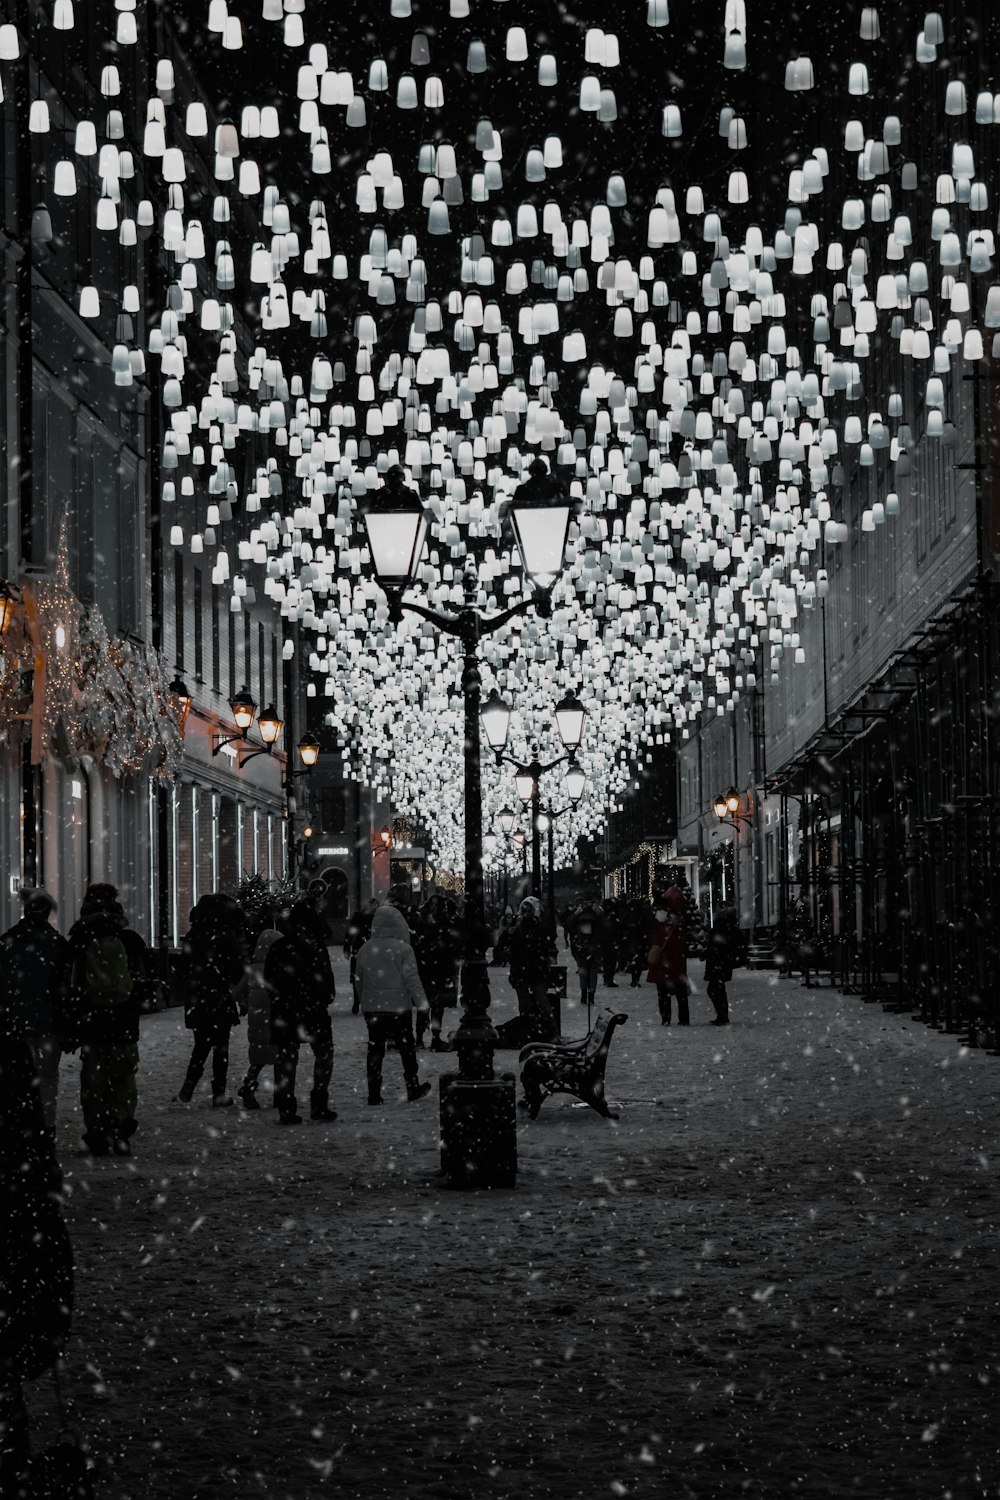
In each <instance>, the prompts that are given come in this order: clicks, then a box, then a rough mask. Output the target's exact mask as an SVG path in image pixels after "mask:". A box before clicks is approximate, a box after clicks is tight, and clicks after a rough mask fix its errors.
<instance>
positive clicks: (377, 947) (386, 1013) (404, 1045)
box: [357, 905, 431, 1105]
mask: <svg viewBox="0 0 1000 1500" xmlns="http://www.w3.org/2000/svg"><path fill="white" fill-rule="evenodd" d="M357 981H358V995H359V997H360V1000H361V1010H362V1013H363V1015H364V1018H365V1024H366V1025H367V1027H368V1058H367V1073H368V1103H369V1104H372V1105H377V1104H381V1103H382V1102H383V1101H382V1063H383V1061H384V1058H385V1048H386V1043H387V1042H393V1043H395V1046H396V1048H397V1049H398V1051H399V1058H400V1061H401V1063H402V1064H403V1078H404V1079H405V1082H406V1097H407V1099H408V1100H409V1101H410V1102H411V1103H412V1102H413V1101H415V1100H417V1099H422V1098H423V1097H424V1095H425V1094H428V1093H430V1087H431V1086H430V1084H429V1083H421V1082H420V1075H419V1070H418V1066H417V1049H416V1046H415V1043H414V1040H413V1025H412V1021H411V1011H412V1010H413V1008H414V1007H416V1009H417V1010H418V1011H428V1010H429V1009H430V1006H429V1004H428V1000H427V996H426V995H425V994H424V988H423V985H422V984H421V983H420V974H419V971H418V969H417V959H416V954H415V953H414V951H413V945H412V943H411V941H410V929H409V927H408V925H407V922H406V919H405V917H404V916H403V914H402V912H401V911H399V910H397V908H396V907H395V906H391V905H389V906H380V907H379V909H378V911H377V912H376V913H375V915H374V916H373V917H372V935H371V937H370V938H369V939H368V942H367V943H366V944H365V945H364V947H363V948H362V949H361V952H360V953H359V954H358V969H357Z"/></svg>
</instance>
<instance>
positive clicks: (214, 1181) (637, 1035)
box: [32, 969, 1000, 1500]
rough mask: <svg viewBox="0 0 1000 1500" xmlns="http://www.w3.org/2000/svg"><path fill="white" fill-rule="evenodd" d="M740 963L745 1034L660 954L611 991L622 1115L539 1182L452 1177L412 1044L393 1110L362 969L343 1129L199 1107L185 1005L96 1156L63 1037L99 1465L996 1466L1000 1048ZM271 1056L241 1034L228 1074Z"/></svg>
mask: <svg viewBox="0 0 1000 1500" xmlns="http://www.w3.org/2000/svg"><path fill="white" fill-rule="evenodd" d="M492 974H493V976H494V991H495V1003H494V1014H495V1016H496V1018H497V1019H501V1020H502V1019H503V1018H504V1017H505V1016H507V1015H509V1014H510V1013H511V1012H512V1010H513V1005H512V1001H511V997H510V992H509V988H508V986H507V982H506V977H505V976H504V975H503V974H502V973H501V971H500V970H496V969H494V970H493V971H492ZM338 978H339V980H340V995H341V997H343V996H344V995H345V994H346V993H347V985H346V980H345V977H344V974H343V972H342V969H338ZM731 994H732V998H733V1015H734V1024H733V1025H732V1026H731V1027H730V1028H729V1029H728V1030H723V1029H716V1028H713V1027H711V1026H710V1025H709V1024H708V1020H709V1015H710V1007H709V1005H708V1003H707V1001H706V1000H705V998H704V995H703V993H698V994H696V996H695V1000H694V1003H693V1017H694V1024H693V1025H692V1026H691V1027H690V1028H689V1029H687V1030H683V1029H679V1028H676V1027H672V1028H670V1029H666V1028H661V1027H660V1025H659V1023H658V1019H657V1016H656V1006H655V998H654V994H653V991H652V988H651V987H650V986H648V985H643V986H642V987H641V988H639V989H629V988H628V987H627V981H626V987H624V988H623V987H621V986H619V987H618V988H617V989H615V990H613V991H610V992H605V991H603V990H602V991H600V992H599V994H598V1004H601V1003H608V1002H614V1003H615V1004H616V1005H617V1006H620V1007H621V1008H622V1009H623V1010H624V1011H626V1012H627V1013H628V1015H629V1020H628V1023H627V1025H625V1026H624V1027H623V1028H621V1030H620V1031H619V1033H618V1035H617V1037H616V1038H615V1041H614V1043H613V1045H612V1050H611V1054H610V1061H609V1069H608V1084H609V1092H610V1094H611V1095H612V1097H613V1098H615V1099H617V1100H619V1101H620V1103H621V1119H620V1122H619V1123H617V1124H614V1123H610V1122H607V1121H605V1120H602V1119H600V1118H599V1117H598V1116H597V1115H596V1114H594V1113H593V1112H592V1111H590V1110H588V1109H586V1108H582V1107H579V1106H577V1105H575V1104H574V1102H573V1101H572V1100H569V1099H567V1098H557V1099H554V1100H550V1101H547V1102H546V1104H545V1105H544V1107H543V1109H542V1112H541V1114H540V1116H539V1118H538V1119H537V1120H536V1121H533V1122H530V1121H528V1120H527V1119H525V1118H524V1117H523V1116H522V1118H521V1119H520V1120H519V1159H520V1174H519V1179H518V1186H517V1188H516V1189H514V1190H512V1191H496V1192H474V1193H469V1192H461V1191H459V1192H454V1191H449V1190H448V1189H446V1188H445V1187H443V1185H442V1181H441V1179H440V1178H439V1177H438V1176H436V1171H437V1166H438V1141H437V1111H436V1102H435V1095H434V1094H432V1095H431V1096H430V1097H429V1098H428V1099H426V1100H424V1101H422V1102H420V1103H417V1104H414V1105H409V1104H406V1103H405V1102H404V1101H403V1100H402V1098H401V1097H399V1096H400V1094H401V1092H402V1090H401V1079H400V1078H399V1074H398V1069H399V1062H398V1058H396V1057H395V1056H393V1055H392V1054H390V1056H389V1057H388V1058H387V1061H386V1085H387V1087H386V1098H387V1103H386V1107H385V1108H384V1109H383V1110H381V1111H375V1110H372V1109H369V1108H368V1107H367V1105H366V1103H365V1098H366V1093H365V1086H364V1046H363V1038H364V1030H363V1023H362V1020H361V1018H360V1017H357V1016H352V1015H351V1014H350V1011H349V1006H348V1004H347V1003H346V1001H345V1000H344V999H343V998H340V999H338V1001H337V1003H336V1006H335V1008H334V1012H333V1025H334V1036H335V1041H336V1044H337V1058H336V1064H335V1072H334V1089H333V1102H334V1103H335V1105H336V1107H337V1108H338V1110H339V1111H340V1118H339V1119H338V1120H337V1122H336V1123H335V1124H332V1125H317V1124H312V1123H309V1122H307V1123H306V1124H304V1125H303V1126H302V1127H301V1128H299V1129H294V1130H287V1129H280V1128H279V1127H278V1126H277V1123H276V1117H275V1115H274V1113H273V1112H272V1111H271V1110H269V1109H266V1108H265V1109H262V1110H261V1111H259V1112H258V1113H256V1114H248V1113H246V1112H245V1111H243V1110H242V1109H241V1108H240V1107H239V1106H237V1107H236V1108H233V1109H230V1110H214V1111H213V1110H212V1109H211V1108H210V1107H209V1101H208V1095H207V1092H205V1085H204V1084H203V1085H202V1087H201V1089H200V1090H199V1093H198V1094H197V1095H196V1096H195V1100H194V1102H193V1103H192V1104H191V1105H190V1106H184V1105H180V1104H177V1103H173V1102H171V1096H172V1094H173V1093H174V1092H175V1091H176V1088H177V1086H178V1085H179V1083H180V1081H181V1078H182V1075H183V1067H184V1062H185V1059H186V1053H187V1048H188V1042H189V1038H188V1035H187V1034H186V1033H185V1032H184V1030H183V1025H182V1020H181V1017H180V1014H179V1012H177V1011H168V1012H165V1013H163V1014H160V1015H155V1016H151V1017H149V1018H147V1019H146V1021H145V1022H144V1027H143V1037H142V1064H141V1071H140V1087H141V1099H140V1121H141V1129H140V1134H139V1135H138V1136H137V1138H136V1142H135V1148H136V1150H135V1156H134V1157H133V1158H132V1159H131V1160H129V1161H119V1160H115V1159H110V1160H101V1161H91V1160H90V1159H89V1158H87V1157H86V1156H83V1155H81V1154H80V1116H79V1111H78V1106H77V1103H76V1097H75V1096H76V1093H77V1078H76V1074H77V1065H76V1060H75V1059H66V1060H64V1063H63V1077H62V1097H61V1101H60V1110H61V1123H60V1145H61V1150H62V1154H63V1162H64V1165H65V1167H66V1169H67V1192H68V1201H67V1215H68V1220H69V1224H70V1230H71V1234H72V1237H73V1241H74V1245H75V1247H76V1256H77V1284H78V1301H77V1316H76V1324H75V1332H74V1337H73V1340H72V1345H71V1348H70V1351H69V1369H68V1375H67V1384H68V1387H69V1390H70V1393H71V1395H72V1397H73V1399H74V1401H75V1403H76V1412H77V1416H78V1419H79V1425H80V1427H81V1428H82V1430H83V1432H84V1433H85V1434H87V1435H88V1436H89V1439H90V1442H91V1445H92V1448H93V1452H94V1456H95V1459H96V1462H97V1465H98V1469H99V1474H100V1488H99V1493H100V1495H102V1496H104V1497H108V1500H125V1497H128V1500H147V1497H149V1500H161V1497H182V1500H194V1497H209V1496H211V1497H213V1500H215V1497H219V1496H225V1495H235V1496H240V1497H243V1496H246V1497H256V1496H262V1497H267V1500H285V1497H288V1500H311V1497H313V1496H322V1495H326V1494H331V1495H337V1496H339V1497H344V1500H383V1497H385V1500H388V1497H393V1500H399V1497H403V1500H452V1497H454V1500H459V1497H461V1500H465V1497H468V1496H475V1497H477V1500H478V1497H483V1500H491V1497H496V1500H500V1497H504V1500H506V1497H511V1500H513V1497H515V1496H517V1497H525V1500H546V1497H560V1500H563V1497H565V1500H576V1497H580V1500H591V1497H594V1500H596V1497H603V1496H643V1497H657V1500H659V1497H674V1496H679V1497H687V1496H696V1497H705V1496H731V1495H738V1494H747V1495H750V1496H753V1497H770V1496H776V1497H777V1496H788V1495H810V1496H841V1495H863V1496H866V1497H876V1500H882V1497H890V1500H896V1497H905V1496H913V1497H920V1500H928V1497H941V1500H944V1497H949V1496H951V1497H956V1500H965V1497H971V1496H995V1495H1000V1462H998V1438H997V1431H998V1429H997V1413H998V1403H997V1388H998V1370H1000V1349H998V1342H997V1326H998V1323H997V1298H998V1290H997V1289H998V1285H1000V1280H998V1270H1000V1249H998V1234H997V1229H998V1222H997V1221H998V1210H997V1199H996V1177H997V1155H998V1146H997V1139H996V1136H997V1112H996V1098H997V1089H998V1084H1000V1061H998V1060H997V1059H995V1058H992V1057H989V1056H988V1055H986V1054H985V1053H983V1052H979V1051H974V1052H970V1051H967V1050H964V1049H963V1048H962V1047H961V1046H960V1045H959V1044H958V1042H957V1041H956V1039H955V1038H954V1037H947V1036H943V1035H940V1034H938V1033H935V1032H931V1031H928V1030H927V1029H925V1028H924V1027H922V1026H920V1025H919V1024H917V1023H915V1022H912V1021H910V1020H909V1019H908V1018H907V1017H905V1016H903V1017H900V1016H898V1015H886V1014H884V1013H883V1012H882V1010H881V1009H880V1008H878V1007H875V1006H867V1005H865V1004H864V1003H863V1002H861V1001H860V1000H858V999H857V998H853V997H844V996H841V995H839V994H838V993H836V992H834V991H831V990H828V989H821V990H816V989H812V990H807V989H804V988H803V987H802V986H801V985H800V984H799V983H798V982H797V981H794V980H789V979H779V978H777V977H776V976H774V975H771V974H766V973H765V974H745V973H740V974H738V975H737V978H736V981H735V983H734V984H733V986H732V987H731ZM585 1014H586V1013H585V1012H584V1011H582V1010H581V1009H580V1008H579V1007H578V1006H576V1005H571V1006H569V1007H567V1010H566V1012H565V1019H564V1031H565V1032H566V1033H567V1034H574V1033H581V1032H582V1031H583V1029H584V1023H583V1020H582V1017H584V1016H585ZM244 1059H245V1036H244V1032H243V1029H242V1028H241V1029H240V1031H239V1032H237V1033H236V1034H235V1037H234V1046H233V1067H232V1074H231V1078H232V1079H233V1081H234V1082H236V1083H238V1081H239V1076H238V1075H240V1073H241V1069H242V1065H243V1063H244ZM498 1061H502V1063H503V1065H504V1066H509V1067H513V1066H514V1064H515V1062H516V1058H515V1055H514V1054H513V1053H502V1054H499V1057H498ZM453 1066H454V1060H453V1059H449V1058H448V1057H447V1056H439V1055H437V1054H433V1055H432V1054H429V1053H426V1054H422V1067H423V1070H424V1074H425V1076H427V1077H429V1078H431V1079H436V1076H437V1075H438V1074H439V1073H440V1072H443V1071H445V1070H446V1069H448V1070H450V1069H451V1068H453ZM397 1084H399V1085H400V1087H399V1088H398V1089H397V1087H396V1085H397ZM32 1402H33V1404H34V1405H35V1407H36V1409H37V1410H38V1411H39V1412H41V1410H43V1409H44V1406H45V1401H44V1393H43V1392H42V1391H36V1392H33V1394H32Z"/></svg>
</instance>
